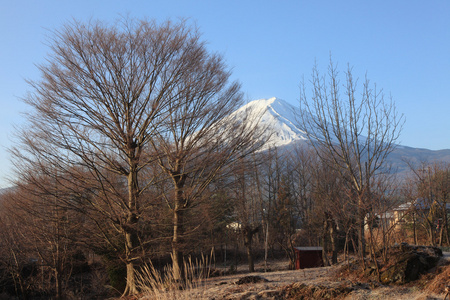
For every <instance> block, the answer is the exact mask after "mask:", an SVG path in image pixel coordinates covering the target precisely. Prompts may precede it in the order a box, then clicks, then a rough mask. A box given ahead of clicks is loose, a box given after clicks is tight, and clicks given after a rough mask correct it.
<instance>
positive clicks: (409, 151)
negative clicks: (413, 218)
mask: <svg viewBox="0 0 450 300" xmlns="http://www.w3.org/2000/svg"><path fill="white" fill-rule="evenodd" d="M247 109H250V110H251V111H252V112H253V113H254V114H255V115H259V114H262V116H261V117H260V119H259V123H260V124H261V126H263V128H264V127H267V128H270V129H272V130H273V133H272V136H271V138H270V140H269V142H268V143H267V146H266V147H264V148H265V149H268V148H269V147H282V148H286V150H288V149H289V148H290V147H294V145H296V144H298V143H305V142H306V141H308V138H307V135H306V133H305V131H304V130H302V129H301V128H300V127H299V126H298V123H299V122H298V120H299V117H297V116H296V110H298V108H295V107H294V106H292V105H291V104H289V103H287V102H286V101H284V100H281V99H278V98H275V97H274V98H269V99H259V100H254V101H252V102H249V103H248V104H246V105H244V106H243V107H242V108H240V109H239V110H237V111H236V112H235V113H233V114H235V117H238V116H239V115H240V114H241V113H242V112H243V111H245V110H247ZM388 160H389V162H390V163H391V164H392V165H393V167H394V168H395V169H397V172H399V173H404V172H406V171H408V170H409V167H408V164H407V163H406V161H408V162H411V163H412V164H413V165H418V164H420V163H421V162H427V163H432V162H448V163H450V149H444V150H437V151H434V150H429V149H420V148H412V147H407V146H400V145H399V146H398V147H397V148H396V149H395V150H394V151H393V153H391V155H390V156H389V159H388Z"/></svg>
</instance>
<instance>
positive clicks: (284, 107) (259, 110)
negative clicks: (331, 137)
mask: <svg viewBox="0 0 450 300" xmlns="http://www.w3.org/2000/svg"><path fill="white" fill-rule="evenodd" d="M243 111H250V112H251V114H252V115H254V116H258V118H257V119H258V121H259V124H260V126H262V127H263V128H267V129H268V131H272V132H267V134H271V137H270V139H269V141H268V142H267V144H266V145H267V146H266V147H264V148H269V147H279V146H285V145H288V144H290V143H293V142H298V141H302V140H306V139H307V137H306V133H305V132H304V131H303V130H301V129H300V128H298V126H297V120H298V118H296V116H295V115H296V112H295V111H296V108H295V107H294V106H292V105H291V104H289V103H287V102H286V101H284V100H281V99H278V98H275V97H272V98H269V99H259V100H254V101H251V102H249V103H248V104H246V105H244V106H243V107H241V108H240V109H238V110H237V111H236V112H235V114H237V115H239V114H240V113H242V112H243ZM255 119H256V118H255Z"/></svg>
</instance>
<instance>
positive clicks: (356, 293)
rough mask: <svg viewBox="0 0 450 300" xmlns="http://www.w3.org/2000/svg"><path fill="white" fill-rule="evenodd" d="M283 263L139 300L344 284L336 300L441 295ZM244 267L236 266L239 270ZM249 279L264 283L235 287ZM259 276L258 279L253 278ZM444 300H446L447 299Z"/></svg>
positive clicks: (243, 295)
mask: <svg viewBox="0 0 450 300" xmlns="http://www.w3.org/2000/svg"><path fill="white" fill-rule="evenodd" d="M287 266H288V262H287V261H277V262H272V263H271V264H270V265H269V268H270V269H272V270H279V271H273V272H264V271H262V270H264V266H263V265H261V264H259V265H256V270H259V271H260V272H255V273H239V274H235V275H229V276H221V277H212V278H208V279H207V280H205V281H203V282H201V283H199V285H198V287H197V288H192V289H190V290H187V291H176V292H169V293H162V294H159V295H157V296H153V297H148V296H147V297H143V298H141V299H209V300H218V299H227V300H232V299H233V300H238V299H283V298H282V297H280V291H281V290H284V289H286V286H288V285H292V284H294V283H298V284H305V285H308V286H310V285H311V286H322V287H323V286H325V287H330V288H337V287H339V286H343V285H347V286H349V285H350V286H353V287H354V290H353V291H351V292H350V293H349V294H347V295H346V296H345V297H344V298H342V297H341V298H339V299H348V300H349V299H355V300H363V299H364V300H365V299H400V300H406V299H408V300H409V299H416V300H425V299H427V300H431V299H435V300H438V299H439V300H441V299H444V296H445V295H444V294H439V295H437V294H432V293H429V292H426V291H424V290H423V289H420V288H418V287H416V286H414V285H409V286H407V287H404V286H403V287H402V286H383V285H380V286H378V287H372V288H370V287H369V286H368V285H367V284H365V285H359V284H358V283H356V282H351V281H350V280H349V279H348V278H336V276H335V274H336V270H337V268H338V267H337V266H332V267H322V268H311V269H303V270H287ZM244 267H245V266H240V268H238V270H239V269H241V271H243V269H244ZM246 276H251V277H253V278H259V277H261V278H262V279H265V280H267V281H263V282H256V283H244V284H239V283H238V281H239V279H242V278H243V277H246ZM257 276H259V277H257ZM447 299H448V298H447Z"/></svg>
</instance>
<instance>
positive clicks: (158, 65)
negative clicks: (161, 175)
mask: <svg viewBox="0 0 450 300" xmlns="http://www.w3.org/2000/svg"><path fill="white" fill-rule="evenodd" d="M50 47H51V51H52V52H51V54H50V56H49V57H48V60H47V61H48V63H47V64H44V65H41V66H39V69H40V71H41V73H42V79H41V80H40V81H36V82H30V85H31V87H32V91H31V93H30V94H29V95H28V96H27V97H26V99H25V102H26V103H28V104H29V105H30V106H31V107H32V108H33V111H32V112H31V114H30V115H29V121H30V123H29V126H28V127H27V128H25V130H24V132H23V133H22V136H21V146H20V149H19V150H17V151H16V157H17V158H18V160H19V161H21V162H28V163H30V164H34V165H38V166H39V167H44V166H47V165H50V166H52V168H53V169H58V170H60V171H59V172H61V173H68V174H71V175H70V176H67V177H66V179H65V180H66V182H65V183H63V182H61V184H67V181H69V182H71V183H77V184H78V185H79V186H83V187H86V188H87V187H89V188H87V189H88V190H89V191H90V195H89V197H85V196H84V195H79V196H80V199H83V201H84V202H83V201H79V203H85V210H84V212H86V213H88V212H92V211H94V212H95V213H98V214H100V215H102V216H103V217H104V220H105V221H106V222H107V226H109V228H111V229H112V230H116V231H117V232H119V233H120V234H121V235H122V237H123V243H124V246H125V247H124V248H125V250H124V253H123V256H122V259H123V261H124V262H125V264H126V268H127V278H126V288H125V291H124V294H134V293H136V292H137V288H136V284H135V272H136V266H137V264H138V263H139V261H140V259H141V258H142V255H143V254H142V253H140V251H141V249H142V248H141V240H140V237H139V235H138V230H137V226H138V222H139V220H140V218H141V213H142V209H143V206H144V205H146V203H148V200H147V199H145V197H143V196H142V195H143V193H144V192H145V190H146V188H147V187H148V186H150V185H151V184H152V182H153V179H154V177H152V176H150V177H148V176H142V172H144V171H143V170H144V169H145V168H146V167H147V166H148V165H149V164H150V163H151V162H153V161H155V159H156V157H154V156H152V155H151V153H150V151H146V149H149V145H150V141H151V140H152V139H153V138H154V137H155V131H156V130H157V129H158V128H159V125H160V124H161V121H162V120H164V119H165V118H167V116H168V113H170V112H172V111H169V110H173V109H174V108H175V106H174V105H175V103H177V104H178V103H180V99H183V100H184V101H187V100H188V99H186V98H184V96H186V94H183V93H186V90H185V89H183V88H180V87H181V86H183V85H185V84H186V83H187V82H188V81H189V80H196V78H194V77H192V76H190V74H191V73H192V74H201V73H202V71H205V72H206V73H208V72H207V70H205V69H202V68H204V67H205V66H206V65H207V64H206V65H205V64H203V60H204V59H208V56H207V54H206V52H205V48H204V45H203V43H201V42H200V41H199V34H198V33H197V31H196V30H192V29H191V28H189V27H187V26H186V25H185V23H183V22H180V23H177V24H174V23H171V22H166V23H164V24H162V25H157V24H155V23H154V22H147V21H134V20H131V21H130V20H122V22H120V23H117V24H114V25H113V26H109V25H107V24H104V23H101V22H91V23H88V24H82V23H79V22H73V23H71V24H68V25H66V26H65V27H63V28H62V29H61V30H60V31H56V32H55V33H54V36H53V38H52V40H51V41H50ZM204 80H207V78H205V79H204ZM203 87H204V86H199V88H203ZM192 92H195V93H200V94H201V93H202V90H194V91H192ZM169 104H170V106H169ZM191 120H192V119H187V121H188V122H189V121H191ZM60 181H63V179H60ZM66 204H71V203H66ZM94 221H95V220H94ZM100 225H101V226H105V224H99V226H100ZM105 237H106V236H105Z"/></svg>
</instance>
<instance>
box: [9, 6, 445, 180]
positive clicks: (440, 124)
mask: <svg viewBox="0 0 450 300" xmlns="http://www.w3.org/2000/svg"><path fill="white" fill-rule="evenodd" d="M126 15H128V16H129V17H132V18H147V19H156V20H157V21H165V20H167V19H173V20H177V19H178V18H188V19H189V20H190V21H191V22H195V23H196V25H197V26H198V28H199V29H200V32H202V33H203V39H204V40H206V41H207V42H208V47H209V49H211V51H218V52H220V53H222V54H223V55H224V57H225V58H226V61H227V63H228V65H229V66H230V67H232V69H233V79H237V80H239V81H240V82H241V83H242V91H243V92H244V93H245V97H246V99H247V100H254V99H260V98H270V97H278V98H281V99H284V100H286V101H288V102H290V103H291V104H293V105H298V99H299V96H298V94H299V89H298V85H299V82H300V81H301V79H302V77H304V78H305V81H306V80H308V78H309V76H310V75H311V69H312V67H313V65H314V62H315V61H317V63H318V65H319V67H320V68H322V69H325V68H326V66H327V64H328V61H329V56H330V53H331V54H332V57H333V61H335V62H337V63H338V64H339V66H340V68H341V69H342V70H344V69H345V68H346V65H347V63H349V64H350V65H352V66H353V70H354V75H356V76H358V77H360V78H361V80H362V79H363V78H364V76H365V74H366V73H367V76H368V78H369V79H370V80H371V82H375V83H376V84H377V87H378V88H383V90H384V91H385V93H386V94H387V95H391V96H392V98H393V100H394V101H395V103H396V105H397V109H398V111H399V112H401V113H403V114H404V115H405V117H406V123H405V126H404V129H403V131H402V135H401V138H400V143H401V144H402V145H406V146H412V147H420V148H428V149H433V150H437V149H450V131H449V130H450V117H449V115H450V91H449V90H450V1H446V0H442V1H423V0H421V1H415V0H398V1H390V0H385V1H361V0H355V1H346V0H341V1H336V0H330V1H320V0H309V1H302V0H272V1H268V0H253V1H250V0H247V1H246V0H226V1H222V0H202V1H200V0H196V1H194V0H177V1H175V0H145V1H139V0H129V1H125V0H121V1H119V0H107V1H106V0H89V1H88V0H77V1H69V0H53V1H50V0H29V1H23V0H0V103H1V109H0V187H5V186H7V185H8V184H7V183H6V182H5V181H4V180H3V179H4V178H5V177H8V176H10V169H11V164H10V163H9V157H8V156H9V155H8V153H7V151H6V148H8V147H10V146H11V143H12V142H11V141H12V139H13V132H14V125H19V124H21V122H23V116H22V114H21V112H24V111H25V110H26V109H27V107H26V106H25V105H24V104H23V103H21V101H20V98H21V97H23V96H25V95H26V93H27V91H28V90H29V88H28V86H27V84H26V83H25V79H32V80H33V79H38V78H39V73H38V72H37V69H36V66H35V65H36V64H39V63H42V62H44V61H45V57H46V54H47V53H48V47H47V46H46V41H47V39H48V36H51V31H52V30H57V29H58V28H60V27H61V25H62V24H64V23H66V22H68V21H70V20H72V19H77V20H81V21H88V20H90V19H100V20H104V21H110V22H113V21H114V20H116V19H118V18H120V16H126Z"/></svg>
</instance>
